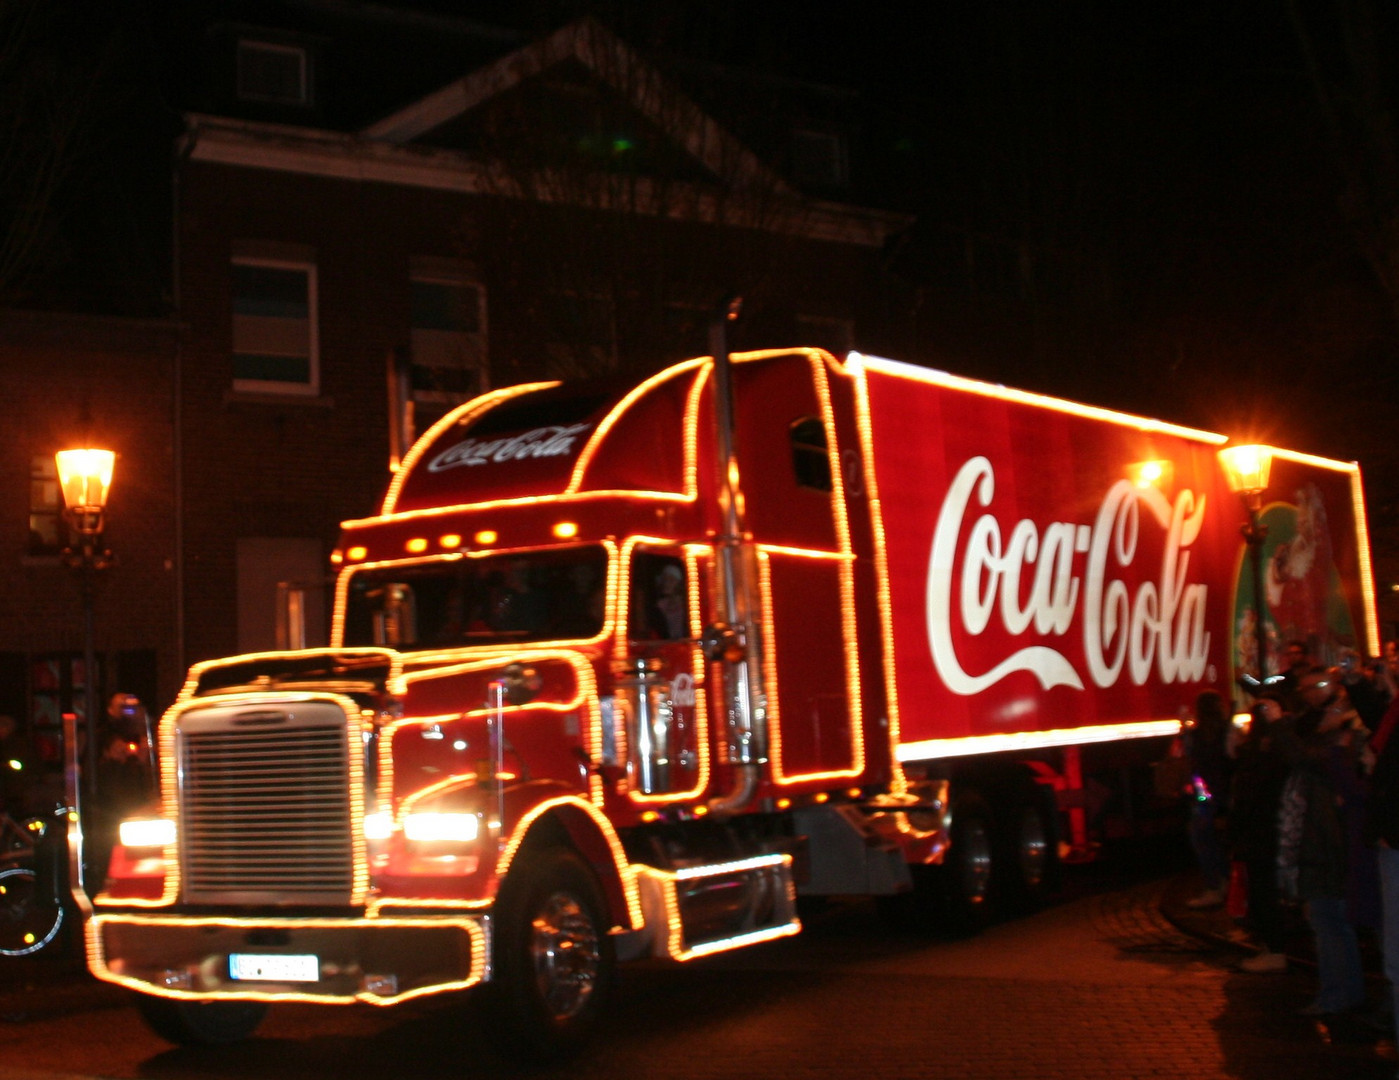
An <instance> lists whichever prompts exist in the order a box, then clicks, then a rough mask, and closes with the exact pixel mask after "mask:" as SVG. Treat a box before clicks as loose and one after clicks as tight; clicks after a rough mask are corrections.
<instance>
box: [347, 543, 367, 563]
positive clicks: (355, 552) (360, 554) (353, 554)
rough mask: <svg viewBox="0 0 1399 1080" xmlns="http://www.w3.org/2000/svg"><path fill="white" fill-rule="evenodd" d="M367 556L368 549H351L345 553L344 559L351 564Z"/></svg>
mask: <svg viewBox="0 0 1399 1080" xmlns="http://www.w3.org/2000/svg"><path fill="white" fill-rule="evenodd" d="M368 554H369V549H368V548H367V547H352V548H350V550H349V551H347V552H345V558H347V559H349V560H350V561H351V562H359V561H360V560H361V559H363V558H365V556H367V555H368Z"/></svg>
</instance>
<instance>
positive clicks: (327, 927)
mask: <svg viewBox="0 0 1399 1080" xmlns="http://www.w3.org/2000/svg"><path fill="white" fill-rule="evenodd" d="M489 956H490V921H489V919H488V918H487V917H486V916H484V915H450V916H448V915H442V916H432V915H415V916H406V917H400V916H383V917H376V918H353V917H351V918H301V919H298V918H282V917H274V918H232V917H221V916H185V915H171V914H164V913H162V914H142V913H133V914H125V913H123V914H101V915H96V916H94V917H93V918H92V919H91V920H90V921H89V922H88V924H87V960H88V968H89V969H90V970H91V971H92V973H93V974H94V975H95V976H97V978H99V979H104V980H106V981H107V982H113V983H117V984H119V985H122V986H126V987H129V988H130V989H133V990H137V991H140V992H141V993H145V994H156V995H159V996H161V997H170V998H184V999H189V1000H200V1001H215V1000H233V999H242V1000H255V1001H306V1002H319V1003H322V1004H327V1005H348V1004H352V1003H354V1002H367V1003H369V1004H372V1005H392V1004H395V1003H397V1002H400V1001H405V1000H407V999H409V998H414V997H420V996H422V995H424V994H436V993H442V992H445V991H448V990H460V989H464V988H465V987H468V986H472V985H474V984H476V983H478V982H481V981H483V980H484V979H486V978H488V977H489V959H488V958H489Z"/></svg>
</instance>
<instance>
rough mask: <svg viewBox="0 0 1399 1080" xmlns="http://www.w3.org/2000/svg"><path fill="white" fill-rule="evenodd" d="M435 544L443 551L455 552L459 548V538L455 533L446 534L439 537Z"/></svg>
mask: <svg viewBox="0 0 1399 1080" xmlns="http://www.w3.org/2000/svg"><path fill="white" fill-rule="evenodd" d="M437 543H438V546H439V547H441V548H442V549H443V550H445V551H455V550H456V549H457V548H459V547H461V537H460V536H458V535H457V534H456V533H448V534H447V535H446V536H439V537H438V538H437Z"/></svg>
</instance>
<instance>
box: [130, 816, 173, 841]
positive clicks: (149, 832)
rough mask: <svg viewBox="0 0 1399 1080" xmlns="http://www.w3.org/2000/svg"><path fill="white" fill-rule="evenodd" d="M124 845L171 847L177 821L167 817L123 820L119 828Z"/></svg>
mask: <svg viewBox="0 0 1399 1080" xmlns="http://www.w3.org/2000/svg"><path fill="white" fill-rule="evenodd" d="M117 835H118V837H119V838H120V839H121V843H122V847H129V848H158V847H169V846H170V845H171V844H173V843H174V842H175V823H174V822H173V821H169V820H167V819H166V818H140V819H135V820H132V821H123V822H122V823H121V825H120V826H119V827H118V829H117Z"/></svg>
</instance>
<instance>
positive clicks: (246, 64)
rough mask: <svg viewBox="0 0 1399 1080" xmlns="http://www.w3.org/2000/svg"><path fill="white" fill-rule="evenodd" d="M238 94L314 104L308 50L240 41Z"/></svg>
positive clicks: (250, 98)
mask: <svg viewBox="0 0 1399 1080" xmlns="http://www.w3.org/2000/svg"><path fill="white" fill-rule="evenodd" d="M237 67H238V74H237V80H238V82H237V85H238V97H239V98H240V99H241V100H243V101H267V102H274V103H276V104H278V105H309V104H311V79H310V63H309V59H308V57H307V55H306V50H305V49H303V48H299V47H297V46H294V45H276V44H273V43H272V42H269V41H246V40H245V41H240V42H238V60H237Z"/></svg>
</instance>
